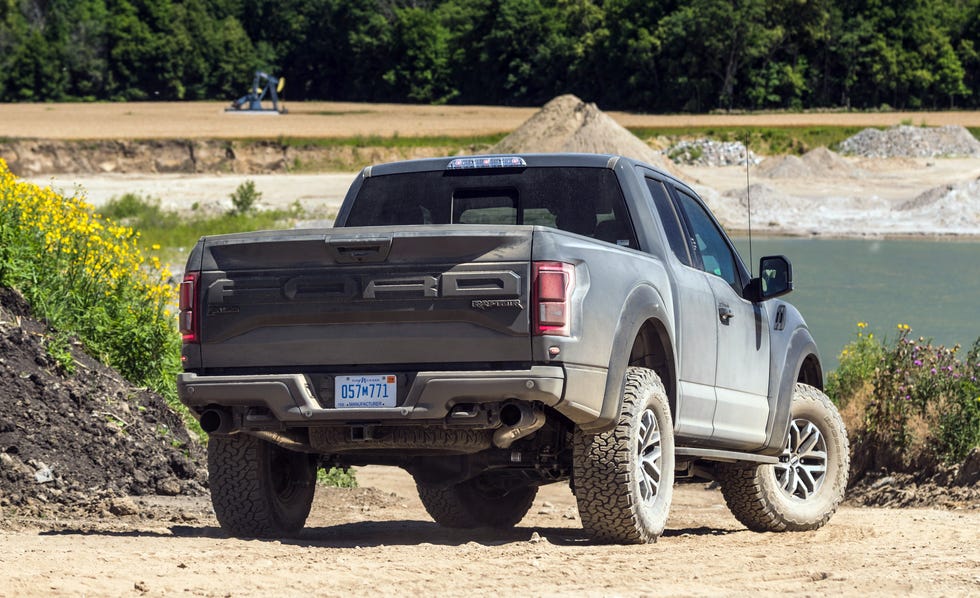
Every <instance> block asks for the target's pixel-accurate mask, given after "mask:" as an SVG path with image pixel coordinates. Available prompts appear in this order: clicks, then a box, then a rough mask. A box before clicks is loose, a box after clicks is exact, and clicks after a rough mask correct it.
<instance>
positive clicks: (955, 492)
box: [845, 451, 980, 509]
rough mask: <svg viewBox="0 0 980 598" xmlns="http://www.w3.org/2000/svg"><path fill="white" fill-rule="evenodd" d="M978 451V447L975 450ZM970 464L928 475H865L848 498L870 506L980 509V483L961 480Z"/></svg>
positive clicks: (851, 488)
mask: <svg viewBox="0 0 980 598" xmlns="http://www.w3.org/2000/svg"><path fill="white" fill-rule="evenodd" d="M975 452H976V451H975ZM965 466H966V464H964V465H963V466H960V467H959V468H956V467H943V468H940V470H939V471H938V472H936V473H933V474H932V475H930V476H928V477H925V476H923V475H921V474H919V475H915V474H910V473H879V474H876V475H873V476H870V475H869V476H865V477H864V478H862V479H860V480H858V481H857V482H856V483H855V484H853V485H852V486H851V487H850V488H848V489H847V496H846V499H845V500H846V502H847V503H849V504H852V505H861V506H867V507H927V508H932V509H936V508H939V509H980V484H977V483H976V480H974V481H973V483H960V482H961V481H964V482H965V480H960V477H961V476H960V475H959V472H961V471H962V470H963V468H964V467H965Z"/></svg>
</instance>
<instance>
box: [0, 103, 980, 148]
mask: <svg viewBox="0 0 980 598" xmlns="http://www.w3.org/2000/svg"><path fill="white" fill-rule="evenodd" d="M586 100H587V99H586ZM227 106H228V104H227V103H224V102H129V103H90V104H78V103H74V104H57V103H51V104H0V137H12V138H28V139H242V138H250V139H275V138H277V137H279V136H284V137H296V138H329V137H356V136H358V135H360V136H365V137H370V136H372V135H377V136H381V137H391V136H393V135H400V136H403V137H416V136H441V135H446V136H465V135H488V134H494V133H502V132H510V131H513V130H514V129H516V128H517V127H519V126H520V125H521V124H522V123H523V122H524V121H525V120H527V119H528V118H530V117H531V116H532V115H533V114H534V113H536V112H537V111H538V109H539V108H538V107H532V108H510V107H501V106H423V105H411V104H365V103H346V102H302V103H288V104H286V106H287V107H288V109H289V114H286V115H275V114H240V113H226V112H225V111H224V109H225V108H226V107H227ZM599 108H603V107H602V106H600V107H599ZM607 114H609V116H611V117H613V118H614V119H615V120H616V121H617V122H618V123H619V124H621V125H623V126H624V127H689V126H709V127H718V126H750V127H762V126H778V127H789V126H820V125H835V126H855V127H870V126H882V127H889V126H894V125H898V124H902V123H912V124H915V125H923V124H925V125H929V126H939V125H961V126H964V127H980V112H875V113H862V112H853V113H834V112H815V113H789V112H787V113H770V114H764V113H758V114H754V113H753V114H701V115H693V114H670V115H658V114H636V113H629V112H616V111H611V112H608V113H607Z"/></svg>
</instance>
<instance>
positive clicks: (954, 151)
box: [840, 125, 980, 158]
mask: <svg viewBox="0 0 980 598" xmlns="http://www.w3.org/2000/svg"><path fill="white" fill-rule="evenodd" d="M840 151H841V153H844V154H853V155H856V156H863V157H865V158H900V157H905V158H934V157H939V156H945V157H949V156H980V141H977V139H976V137H974V136H973V135H972V134H971V133H970V131H968V130H967V129H966V128H964V127H961V126H957V125H946V126H943V127H912V126H908V125H901V126H898V127H892V128H891V129H887V130H884V131H882V130H881V129H864V130H863V131H861V132H860V133H858V134H857V135H854V136H853V137H849V138H848V139H845V140H844V141H842V142H841V144H840Z"/></svg>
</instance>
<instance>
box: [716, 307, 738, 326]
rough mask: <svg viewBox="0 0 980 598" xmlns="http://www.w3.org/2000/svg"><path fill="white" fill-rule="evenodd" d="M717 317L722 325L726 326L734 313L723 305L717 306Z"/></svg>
mask: <svg viewBox="0 0 980 598" xmlns="http://www.w3.org/2000/svg"><path fill="white" fill-rule="evenodd" d="M718 317H719V318H720V319H721V321H722V323H723V324H727V323H728V321H729V320H731V319H732V318H734V317H735V312H733V311H732V308H731V307H729V306H728V305H725V304H724V303H719V304H718Z"/></svg>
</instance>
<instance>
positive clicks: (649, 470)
mask: <svg viewBox="0 0 980 598" xmlns="http://www.w3.org/2000/svg"><path fill="white" fill-rule="evenodd" d="M636 436H637V438H636V457H637V477H638V480H637V481H638V483H639V486H640V497H641V498H642V499H643V500H644V501H650V500H652V499H653V498H654V497H655V496H656V495H657V492H658V491H659V489H660V479H661V473H662V472H661V470H660V459H661V457H662V451H661V447H660V430H659V429H658V428H657V419H656V416H655V415H654V413H653V411H650V410H649V409H648V410H646V411H644V412H643V414H642V415H640V421H639V425H638V426H637V435H636Z"/></svg>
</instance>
